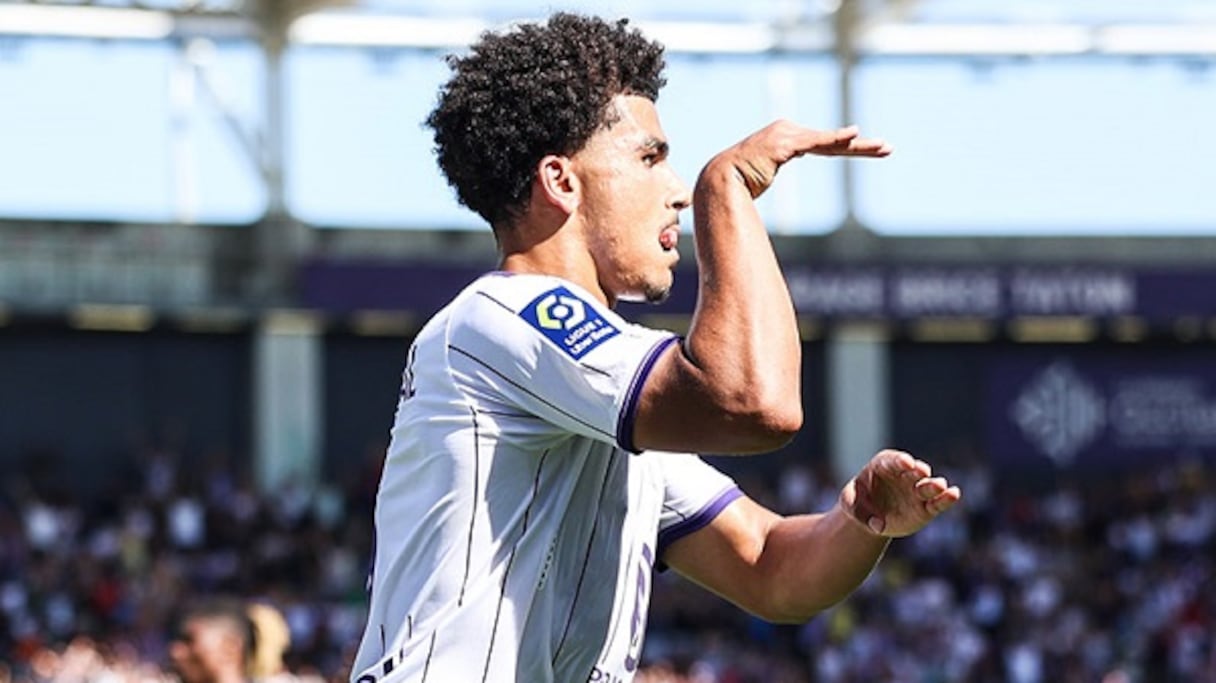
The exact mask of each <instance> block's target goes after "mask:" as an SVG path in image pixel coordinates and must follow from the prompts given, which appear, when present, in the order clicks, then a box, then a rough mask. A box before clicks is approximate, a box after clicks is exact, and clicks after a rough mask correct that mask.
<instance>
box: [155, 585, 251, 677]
mask: <svg viewBox="0 0 1216 683" xmlns="http://www.w3.org/2000/svg"><path fill="white" fill-rule="evenodd" d="M255 637H256V636H255V632H254V625H253V621H252V620H251V619H250V617H249V613H248V610H247V607H246V605H245V603H243V602H241V601H239V600H235V599H231V598H210V599H203V600H199V601H198V602H195V603H194V604H192V605H190V606H189V607H187V608H186V609H185V611H184V612H183V613H182V615H181V616H180V617H179V620H178V622H177V629H176V632H175V634H174V638H173V641H172V643H170V645H169V660H170V662H171V664H172V665H173V669H174V670H175V671H176V672H177V674H178V675H179V676H180V677H181V680H182V683H249V682H250V681H251V680H252V678H251V677H250V675H249V671H250V665H251V663H252V662H253V654H254V652H255V648H256V641H255Z"/></svg>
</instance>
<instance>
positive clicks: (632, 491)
mask: <svg viewBox="0 0 1216 683" xmlns="http://www.w3.org/2000/svg"><path fill="white" fill-rule="evenodd" d="M449 64H450V66H451V67H452V69H453V72H454V73H453V75H452V77H451V80H449V81H448V83H447V84H446V85H445V86H444V88H443V89H442V92H441V93H440V98H439V101H438V104H437V106H436V108H435V110H434V111H433V112H432V114H431V116H430V118H429V119H428V123H429V124H430V125H431V127H432V128H433V129H434V131H435V143H436V152H437V155H438V160H439V165H440V167H441V168H442V169H443V171H444V173H445V174H446V176H447V178H448V180H449V181H450V183H451V184H452V186H453V187H454V188H455V190H456V192H457V194H458V197H459V199H460V201H461V202H462V203H464V204H465V205H467V206H468V207H469V208H471V209H472V210H474V211H476V212H477V213H478V214H480V215H481V216H482V217H483V218H484V219H485V220H486V221H487V222H488V223H489V224H490V226H491V227H492V228H493V231H494V235H495V237H496V239H497V242H498V246H499V249H500V251H501V255H502V261H501V268H500V270H499V271H497V272H493V273H489V274H486V275H485V276H483V277H481V278H479V279H478V280H476V281H475V282H473V283H472V284H470V285H469V286H468V287H467V288H466V289H465V290H464V291H462V292H461V293H459V294H458V295H457V296H456V297H455V299H454V300H453V301H452V302H451V303H450V304H449V305H448V306H447V307H446V308H444V310H442V311H441V312H439V313H438V314H436V316H435V317H434V318H432V319H431V320H430V321H429V322H428V323H427V324H426V325H425V326H424V327H423V329H422V330H421V331H420V332H419V333H418V336H417V338H416V339H415V340H414V343H413V345H412V346H411V348H410V350H409V353H408V355H407V358H406V368H405V373H404V381H403V385H402V391H401V398H400V402H399V404H398V408H397V416H396V419H395V424H394V425H393V430H392V442H391V445H390V447H389V451H388V454H387V458H386V461H385V465H384V472H383V475H382V480H381V483H380V490H379V493H378V497H377V503H376V512H375V522H376V552H375V557H374V562H373V567H372V576H371V577H370V590H371V604H370V609H369V615H368V621H367V627H366V631H365V633H364V637H363V640H362V642H361V644H360V648H359V651H358V654H357V656H356V661H355V664H354V667H353V670H352V674H351V680H352V681H354V682H355V683H374V682H378V681H394V682H395V681H411V682H423V681H430V682H433V683H449V682H456V681H459V682H461V683H465V682H469V681H474V682H476V681H520V682H525V681H526V682H527V683H543V682H546V681H556V682H559V683H570V682H578V683H582V682H583V681H597V682H598V681H605V682H607V681H611V682H613V683H617V682H623V681H629V680H631V679H632V678H633V675H634V672H635V671H636V669H637V667H638V663H639V661H638V660H639V657H640V652H641V648H642V637H643V633H644V630H645V626H646V613H647V606H648V604H649V599H650V590H651V585H650V582H651V571H652V568H653V567H655V566H666V567H670V568H672V569H674V570H675V571H677V572H679V573H680V574H682V575H684V576H686V577H688V578H689V579H691V580H693V581H695V582H697V583H699V584H701V585H702V586H704V587H705V588H707V589H708V590H711V591H713V592H715V593H718V594H719V595H722V596H724V597H726V598H727V599H729V600H731V601H733V602H734V603H736V604H737V605H739V606H740V607H742V608H743V609H746V610H748V611H750V612H752V613H754V614H757V615H759V616H761V617H763V618H765V619H768V620H772V621H780V622H797V621H805V620H807V619H809V618H810V617H811V616H813V615H814V614H815V613H816V612H818V611H820V610H822V609H824V608H826V607H828V606H830V605H832V604H833V603H835V602H837V601H839V600H841V599H842V598H844V597H845V596H846V595H848V594H849V593H850V592H851V591H852V590H853V589H854V588H856V587H857V585H858V584H859V583H860V582H861V581H862V580H863V579H864V578H865V577H866V576H867V574H868V573H869V572H870V570H871V569H872V568H873V567H874V565H875V563H876V562H877V561H878V559H879V558H880V556H881V555H882V553H883V551H884V549H885V548H886V547H887V543H888V541H889V539H890V538H892V537H897V536H904V535H907V534H910V533H912V532H914V531H916V530H917V529H919V528H921V527H922V526H924V525H925V524H927V523H928V522H929V521H930V520H931V519H933V517H935V516H936V515H938V514H940V513H941V512H942V511H944V510H946V509H947V508H949V507H950V506H951V505H952V504H954V503H955V502H956V501H957V500H958V499H959V495H960V494H959V490H958V489H957V488H955V487H953V486H949V485H948V484H947V482H946V481H945V480H944V479H942V478H940V477H934V476H932V473H931V471H930V468H929V466H928V465H927V464H925V463H924V462H922V461H920V460H917V459H915V458H913V457H911V456H910V455H908V454H906V453H902V452H896V451H884V452H882V453H879V454H877V455H876V456H875V457H874V458H873V459H872V460H871V461H870V462H869V463H868V464H867V465H866V466H865V467H864V468H863V469H862V470H861V472H860V473H859V474H857V475H856V477H854V478H853V479H852V480H851V481H849V482H848V484H847V485H846V486H845V487H844V489H843V491H842V492H841V494H840V497H839V503H838V504H837V505H836V506H835V507H833V508H832V509H831V510H828V511H826V512H824V513H822V514H814V515H802V516H794V517H788V518H787V517H781V516H778V515H777V514H775V513H774V512H772V511H769V510H767V509H765V508H763V507H761V506H760V505H759V504H757V503H755V502H754V501H752V500H751V499H749V498H748V497H747V496H746V495H744V494H743V493H742V492H741V491H740V490H739V488H738V487H737V486H736V485H735V484H734V482H732V481H731V480H730V479H729V478H728V477H726V476H725V475H724V474H722V473H721V472H719V471H717V470H716V469H714V468H712V467H711V466H709V465H708V464H706V463H705V462H704V461H702V460H701V459H700V458H699V457H698V456H697V455H694V453H735V454H746V453H759V452H766V451H772V450H774V449H776V448H778V447H779V446H781V445H782V444H784V443H786V442H788V440H789V439H790V438H791V437H792V436H793V434H794V433H795V432H796V431H797V430H798V429H799V428H800V427H801V424H802V408H801V405H800V401H801V392H800V387H799V375H800V363H801V358H800V348H799V343H800V342H799V337H798V331H797V326H796V324H795V317H794V311H793V306H792V304H791V302H790V297H789V293H788V291H787V289H786V286H785V281H784V279H783V277H782V274H781V271H780V270H779V268H778V264H777V261H776V258H775V257H774V255H773V251H772V247H771V245H770V243H769V240H768V237H767V235H766V232H765V229H764V226H763V225H762V224H761V221H760V219H759V216H758V214H757V213H756V209H755V206H754V204H753V200H754V199H755V198H756V197H758V196H759V195H760V194H761V193H762V192H764V190H765V189H766V188H767V187H768V186H769V184H770V183H771V182H773V179H774V176H775V174H776V173H777V170H778V168H780V167H781V166H782V165H783V164H785V163H786V162H788V161H790V160H792V159H794V158H795V157H799V156H802V155H806V154H816V155H847V156H861V157H881V156H885V155H886V154H888V153H889V152H890V149H889V147H888V146H887V145H886V144H885V143H883V142H881V141H878V140H871V139H866V138H862V137H859V135H858V132H857V130H855V129H853V128H846V129H841V130H832V131H826V132H824V131H816V130H809V129H806V128H802V127H800V126H798V125H795V124H792V123H788V122H777V123H774V124H772V125H770V126H768V127H766V128H764V129H762V130H760V131H759V132H757V133H755V134H753V135H751V136H750V137H748V138H746V139H744V140H743V141H742V142H740V143H738V144H737V145H734V146H733V147H730V148H729V149H727V150H725V151H724V152H722V153H720V154H719V155H717V156H716V157H714V158H713V159H712V160H710V161H709V162H708V164H707V165H706V166H705V167H704V170H703V171H702V172H701V174H700V177H699V178H698V180H697V183H696V187H695V189H694V190H693V191H692V192H691V193H690V192H689V190H688V188H687V187H686V186H685V185H684V184H683V183H682V182H681V181H680V179H679V178H677V176H676V174H675V173H674V172H673V171H672V168H671V166H670V165H669V164H668V158H667V157H668V145H667V142H666V140H665V136H664V133H663V129H662V127H661V126H660V124H659V117H658V114H657V113H656V109H655V99H656V97H657V96H658V92H659V89H660V87H661V86H662V85H663V83H664V81H663V78H662V75H661V72H662V68H663V57H662V47H661V46H660V45H658V44H656V43H653V42H650V41H648V40H647V39H646V38H644V37H643V36H642V35H641V34H640V33H639V32H637V31H635V30H632V29H631V28H630V27H629V26H628V25H627V23H626V22H624V21H620V22H606V21H602V20H599V19H596V18H590V17H583V16H578V15H570V14H556V15H554V16H553V17H551V18H550V19H549V20H548V21H547V22H545V23H540V24H524V25H521V26H518V27H515V28H513V29H511V30H507V31H505V32H501V33H487V34H485V35H483V36H482V37H481V39H480V41H479V42H478V43H477V44H475V45H473V46H472V49H471V51H470V52H469V53H467V54H466V55H464V56H460V57H452V58H450V59H449ZM689 206H691V207H692V208H693V211H694V220H695V231H694V238H695V244H696V257H697V264H698V266H699V277H700V290H699V299H698V302H697V306H696V312H695V315H694V317H693V321H692V325H691V329H690V330H689V332H688V335H687V336H686V337H684V338H679V337H677V336H675V335H673V334H671V333H668V332H664V331H659V330H652V329H646V328H644V327H640V326H637V325H633V324H630V323H629V322H627V321H625V320H624V319H622V318H621V317H620V316H619V315H617V314H616V313H615V312H614V310H613V308H614V306H615V305H616V303H617V302H619V301H625V300H636V301H659V300H661V299H663V298H664V297H665V296H667V293H668V290H669V289H670V287H671V285H672V268H673V267H674V266H675V264H676V261H677V259H678V253H677V250H676V243H677V240H678V238H679V222H678V215H679V213H680V211H681V210H682V209H685V208H688V207H689Z"/></svg>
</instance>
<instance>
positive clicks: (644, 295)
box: [616, 285, 671, 304]
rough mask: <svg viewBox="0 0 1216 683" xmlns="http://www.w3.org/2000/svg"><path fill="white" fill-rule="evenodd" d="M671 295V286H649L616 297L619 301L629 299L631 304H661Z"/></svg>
mask: <svg viewBox="0 0 1216 683" xmlns="http://www.w3.org/2000/svg"><path fill="white" fill-rule="evenodd" d="M669 296H671V286H670V285H669V286H667V287H647V288H645V289H643V290H641V291H638V292H627V293H624V294H621V295H620V296H618V297H617V298H616V300H617V301H627V302H629V303H631V304H661V303H663V302H664V301H667V297H669Z"/></svg>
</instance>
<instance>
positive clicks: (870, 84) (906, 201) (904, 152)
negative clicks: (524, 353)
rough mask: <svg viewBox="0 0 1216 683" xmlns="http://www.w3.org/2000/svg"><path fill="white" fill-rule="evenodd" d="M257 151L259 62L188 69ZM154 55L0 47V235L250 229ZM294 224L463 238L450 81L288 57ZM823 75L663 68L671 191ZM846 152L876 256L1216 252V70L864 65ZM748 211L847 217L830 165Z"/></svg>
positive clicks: (800, 104)
mask: <svg viewBox="0 0 1216 683" xmlns="http://www.w3.org/2000/svg"><path fill="white" fill-rule="evenodd" d="M195 57H196V59H197V60H198V61H199V62H200V63H201V64H203V65H204V67H205V69H204V70H205V71H206V73H208V74H209V78H210V80H211V81H212V83H213V85H214V86H215V89H216V90H217V91H218V93H219V95H220V97H221V98H222V99H224V100H225V101H226V102H227V107H228V108H229V109H230V111H232V112H233V113H234V114H235V119H236V120H237V121H238V122H239V123H240V124H241V125H242V126H244V127H246V128H248V129H250V130H255V129H257V128H258V127H259V126H260V124H259V122H260V121H261V119H262V117H263V115H264V112H263V111H262V105H261V101H262V100H261V94H262V88H263V87H264V71H265V68H264V64H263V63H262V61H261V57H260V56H259V53H258V52H257V50H256V49H254V48H253V47H251V46H242V45H220V46H219V47H218V48H217V49H216V50H215V51H214V53H212V54H207V53H205V52H204V53H201V54H196V55H195ZM182 65H183V58H182V57H181V56H180V54H179V53H178V52H177V51H176V50H175V48H174V47H172V46H171V45H168V44H159V43H147V44H135V43H115V42H101V41H68V40H47V39H13V38H0V216H5V217H36V218H78V219H103V220H104V219H116V220H135V221H139V220H149V221H170V220H174V219H176V218H179V217H184V218H193V219H194V220H197V221H200V222H218V223H245V222H250V221H253V220H256V219H257V217H258V216H260V215H261V213H262V211H263V210H264V209H265V203H266V193H265V191H264V188H263V186H262V183H261V181H260V179H259V176H258V174H257V173H256V171H255V170H254V164H253V163H252V160H251V159H250V158H249V155H248V154H247V153H246V151H245V150H244V149H243V148H242V147H241V146H240V145H239V144H238V143H237V137H236V135H234V134H233V131H232V130H231V128H230V127H229V126H228V125H227V124H226V123H225V121H224V119H223V117H222V115H221V114H220V109H219V108H218V107H217V106H215V104H214V102H213V101H212V100H211V99H210V98H209V97H208V96H206V95H205V94H204V92H203V90H202V89H199V88H191V87H190V78H189V77H188V76H183V74H184V73H188V72H189V70H188V69H186V68H185V67H183V66H182ZM286 73H287V80H286V85H287V96H288V108H287V117H286V119H287V120H286V129H285V131H284V134H285V138H286V152H287V153H286V164H287V199H288V206H289V208H290V210H292V211H293V212H294V213H295V214H296V215H297V216H299V217H300V218H301V219H303V220H305V221H307V222H310V223H314V224H317V225H324V226H333V227H340V226H353V227H384V228H432V227H467V228H477V227H480V225H479V223H478V220H477V218H476V217H475V216H473V215H472V214H471V213H469V212H467V211H465V210H463V209H461V208H460V207H459V206H457V205H456V203H455V202H454V200H453V199H452V198H451V193H450V191H449V190H448V189H447V187H446V185H445V184H444V182H443V180H442V178H441V177H440V176H439V174H438V172H437V171H436V169H435V166H434V162H433V159H432V157H431V154H430V138H429V134H428V132H427V131H425V130H424V129H423V128H422V127H421V122H422V120H423V119H424V118H425V116H426V114H427V112H428V111H429V109H430V108H431V106H432V105H433V102H434V97H435V92H436V89H437V87H438V85H439V83H441V82H442V80H443V79H444V78H445V76H446V67H445V66H444V65H443V64H442V62H441V60H440V56H439V55H438V54H434V53H426V52H417V51H391V52H390V51H381V52H370V51H366V50H353V49H337V48H294V49H293V50H292V51H291V52H290V54H289V56H288V61H287V72H286ZM837 78H838V76H837V70H836V66H835V64H834V63H833V62H832V61H831V60H830V59H829V58H827V57H813V58H805V57H804V58H798V59H793V58H769V59H762V58H758V57H718V58H707V57H689V56H686V55H683V56H682V55H672V56H670V58H669V69H668V81H669V85H668V87H667V89H666V90H664V91H663V93H662V94H661V96H660V100H659V111H660V114H661V116H662V118H663V122H664V125H665V128H666V130H667V133H668V136H669V138H670V140H671V142H672V146H673V163H674V164H675V165H676V167H677V169H678V170H679V171H680V172H681V173H682V175H683V176H684V178H685V179H686V180H687V181H688V182H690V183H691V182H692V180H693V179H694V177H695V174H696V170H697V169H698V168H699V166H700V164H701V163H703V162H704V161H705V160H707V159H708V158H709V156H710V155H712V154H713V153H714V152H715V151H717V150H718V149H720V148H722V147H724V146H726V145H728V144H730V143H732V142H734V141H735V140H737V139H739V138H741V137H742V136H744V135H746V134H747V133H749V132H751V131H752V130H754V129H756V128H759V127H761V126H763V125H764V124H766V123H768V122H769V121H771V120H772V119H773V118H776V117H778V116H780V117H786V118H790V119H794V120H798V121H800V122H803V123H806V124H809V125H816V126H832V125H837V124H839V123H842V122H841V121H839V108H840V107H839V93H838V85H837ZM854 94H855V98H854V99H855V106H856V112H857V114H856V117H855V118H856V120H857V122H858V123H860V124H862V126H863V130H865V131H866V132H868V133H872V134H875V135H881V136H883V137H885V138H887V139H888V140H889V141H890V142H892V143H893V144H894V145H895V147H896V153H895V155H894V156H892V157H891V158H890V159H887V160H883V161H865V162H860V163H859V164H858V170H857V177H856V179H857V194H856V199H857V202H858V204H857V208H858V214H859V216H860V217H861V218H862V220H863V221H864V222H866V223H867V224H869V225H871V226H872V227H874V228H875V229H877V230H879V231H882V232H889V233H906V234H910V233H915V234H928V233H932V234H945V233H950V234H983V233H992V232H998V233H1020V232H1031V233H1043V232H1065V233H1076V234H1105V233H1121V234H1127V233H1145V232H1147V233H1167V234H1200V233H1203V234H1216V191H1214V190H1216V126H1213V122H1214V121H1216V61H1212V60H1209V61H1207V62H1194V61H1191V62H1186V61H1180V60H1177V59H1161V60H1156V61H1144V60H1139V61H1136V60H1132V59H1128V58H1112V57H1106V58H1097V57H1088V58H1044V59H1039V60H1016V61H1015V60H1008V59H1001V60H976V59H969V60H944V59H936V60H925V59H922V60H913V59H871V60H868V61H865V62H863V63H862V65H861V66H860V67H859V69H858V71H857V74H856V82H855V88H854ZM789 170H790V172H788V173H783V176H782V178H781V179H779V183H778V185H777V188H776V189H777V191H775V192H773V193H772V196H766V198H765V199H764V200H763V201H764V204H763V213H764V214H765V217H766V219H767V220H768V222H769V224H770V226H771V227H772V228H773V229H774V230H775V231H783V232H824V231H827V230H830V229H832V228H833V227H835V226H836V225H837V224H838V223H839V221H840V220H841V218H842V217H843V214H844V204H843V197H842V190H841V181H840V166H839V164H838V163H835V162H830V161H822V160H806V161H802V162H799V163H798V164H797V165H796V166H793V167H791V168H790V169H789Z"/></svg>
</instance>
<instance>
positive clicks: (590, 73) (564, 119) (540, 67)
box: [426, 12, 666, 228]
mask: <svg viewBox="0 0 1216 683" xmlns="http://www.w3.org/2000/svg"><path fill="white" fill-rule="evenodd" d="M628 23H629V21H628V20H627V19H621V20H618V21H615V22H608V21H605V20H603V19H600V18H597V17H589V16H583V15H577V14H570V13H565V12H562V13H557V14H554V15H553V16H552V17H550V18H549V21H548V23H545V24H522V25H519V26H517V27H516V28H514V29H512V30H509V31H506V32H503V33H492V32H486V33H483V34H482V35H481V37H480V39H479V41H478V42H477V43H475V44H474V45H473V46H472V49H471V51H470V53H469V54H467V55H465V56H457V55H451V56H449V57H448V58H447V62H448V66H450V67H451V68H452V71H453V74H452V77H451V79H450V80H449V81H448V82H447V84H446V85H444V86H443V87H442V88H441V89H440V92H439V101H438V104H437V105H436V107H435V109H434V111H432V112H431V114H430V116H428V117H427V120H426V123H427V125H429V126H430V127H431V128H433V129H434V131H435V156H436V157H437V159H438V162H439V167H440V168H441V169H442V170H443V173H444V175H446V176H447V179H448V183H449V184H450V185H451V186H452V187H453V188H455V190H456V195H457V198H458V199H459V200H460V202H461V203H462V204H464V205H465V206H467V207H469V208H470V209H472V210H473V211H476V212H477V213H478V214H479V215H481V217H482V218H484V219H485V220H486V221H488V222H489V223H490V225H491V226H494V227H495V228H497V227H498V226H500V225H509V224H510V223H511V222H512V221H513V220H514V219H515V218H516V217H517V216H518V215H519V212H520V211H521V210H522V208H523V206H524V204H525V202H526V201H527V198H528V193H529V191H530V188H531V185H532V178H533V174H534V173H535V169H536V165H537V164H538V163H539V162H540V160H541V159H542V158H543V157H544V156H545V155H547V154H565V155H569V154H573V153H575V152H577V151H578V150H580V149H582V147H583V145H585V144H586V142H587V140H588V138H590V137H591V135H592V134H593V133H595V131H596V130H598V129H599V128H600V127H601V126H606V125H612V123H613V122H614V119H612V118H611V117H612V115H611V112H609V109H608V104H609V102H610V101H611V100H612V98H613V97H615V96H617V95H620V94H629V95H640V96H642V97H646V98H648V99H650V100H651V101H654V100H656V99H657V98H658V96H659V89H660V88H662V87H663V85H664V84H665V83H666V80H665V79H664V78H663V75H662V73H663V66H664V61H663V46H662V45H660V44H659V43H656V42H654V41H651V40H648V39H647V38H645V37H644V36H643V35H642V34H641V32H640V31H638V30H637V29H631V28H629V27H628Z"/></svg>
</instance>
